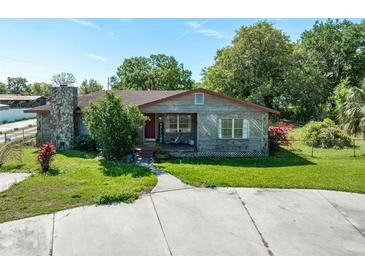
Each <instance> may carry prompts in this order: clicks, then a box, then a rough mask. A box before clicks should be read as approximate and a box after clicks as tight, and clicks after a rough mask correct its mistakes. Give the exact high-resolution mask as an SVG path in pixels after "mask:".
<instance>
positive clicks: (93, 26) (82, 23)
mask: <svg viewBox="0 0 365 274" xmlns="http://www.w3.org/2000/svg"><path fill="white" fill-rule="evenodd" d="M67 20H70V21H71V22H74V23H77V24H80V25H83V26H87V27H91V28H94V29H97V30H98V31H101V28H100V26H99V25H97V24H95V23H93V22H90V21H87V20H84V19H76V18H68V19H67Z"/></svg>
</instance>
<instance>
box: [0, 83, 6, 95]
mask: <svg viewBox="0 0 365 274" xmlns="http://www.w3.org/2000/svg"><path fill="white" fill-rule="evenodd" d="M5 93H7V89H6V84H5V83H3V82H0V94H5Z"/></svg>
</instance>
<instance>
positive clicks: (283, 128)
mask: <svg viewBox="0 0 365 274" xmlns="http://www.w3.org/2000/svg"><path fill="white" fill-rule="evenodd" d="M292 129H293V125H292V124H287V125H285V123H284V122H279V124H278V126H276V127H274V126H272V125H270V126H269V144H270V153H273V152H275V151H276V150H277V148H278V147H279V145H284V146H289V145H291V143H292V142H293V138H292V137H289V134H288V133H289V131H291V130H292Z"/></svg>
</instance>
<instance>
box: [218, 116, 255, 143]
mask: <svg viewBox="0 0 365 274" xmlns="http://www.w3.org/2000/svg"><path fill="white" fill-rule="evenodd" d="M248 137H249V122H248V119H219V138H221V139H248Z"/></svg>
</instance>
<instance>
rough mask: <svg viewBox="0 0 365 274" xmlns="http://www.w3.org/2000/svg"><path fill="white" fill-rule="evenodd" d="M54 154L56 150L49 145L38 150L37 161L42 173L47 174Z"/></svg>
mask: <svg viewBox="0 0 365 274" xmlns="http://www.w3.org/2000/svg"><path fill="white" fill-rule="evenodd" d="M55 154H56V149H55V147H54V145H52V144H51V143H45V144H43V145H42V147H41V148H40V149H39V150H38V154H37V161H38V162H39V164H40V165H41V169H42V172H47V171H48V170H49V166H50V164H51V162H52V160H53V157H54V155H55Z"/></svg>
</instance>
